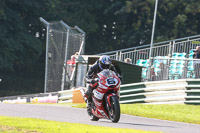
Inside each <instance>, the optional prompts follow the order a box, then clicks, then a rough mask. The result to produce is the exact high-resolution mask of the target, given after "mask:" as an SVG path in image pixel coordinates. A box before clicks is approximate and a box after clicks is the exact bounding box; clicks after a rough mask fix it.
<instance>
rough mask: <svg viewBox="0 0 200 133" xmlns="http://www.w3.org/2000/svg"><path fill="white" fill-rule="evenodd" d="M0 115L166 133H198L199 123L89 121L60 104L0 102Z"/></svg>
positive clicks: (131, 119) (126, 117) (126, 118)
mask: <svg viewBox="0 0 200 133" xmlns="http://www.w3.org/2000/svg"><path fill="white" fill-rule="evenodd" d="M0 116H15V117H26V118H39V119H44V120H53V121H61V122H71V123H82V124H88V125H96V126H105V127H114V128H129V129H140V130H146V131H162V132H166V133H200V125H198V124H188V123H183V122H172V121H166V120H158V119H150V118H145V117H137V116H130V115H124V114H122V115H121V118H120V121H119V122H118V123H112V122H111V121H109V120H105V119H100V120H99V121H97V122H94V121H90V119H89V117H88V115H87V112H86V110H85V109H79V108H72V107H67V106H63V105H62V106H60V105H53V106H52V105H35V104H4V103H0Z"/></svg>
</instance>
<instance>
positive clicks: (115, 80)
mask: <svg viewBox="0 0 200 133" xmlns="http://www.w3.org/2000/svg"><path fill="white" fill-rule="evenodd" d="M106 80H107V82H106V85H108V86H109V85H116V84H117V83H118V80H117V79H116V78H108V79H106Z"/></svg>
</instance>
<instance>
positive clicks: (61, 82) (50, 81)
mask: <svg viewBox="0 0 200 133" xmlns="http://www.w3.org/2000/svg"><path fill="white" fill-rule="evenodd" d="M40 20H41V22H42V23H43V24H44V25H45V26H46V29H47V33H46V67H45V88H44V92H45V93H46V92H55V91H60V90H66V89H70V88H71V85H72V84H73V71H75V60H74V59H72V57H73V55H75V54H76V55H80V54H84V42H85V32H83V31H82V30H81V29H80V28H79V27H77V26H75V27H70V26H68V25H67V24H65V23H64V22H63V21H54V22H47V21H46V20H44V19H43V18H40Z"/></svg>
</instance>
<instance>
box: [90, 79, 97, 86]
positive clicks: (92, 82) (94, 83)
mask: <svg viewBox="0 0 200 133" xmlns="http://www.w3.org/2000/svg"><path fill="white" fill-rule="evenodd" d="M97 85H98V79H97V78H95V79H92V80H91V86H92V87H96V86H97Z"/></svg>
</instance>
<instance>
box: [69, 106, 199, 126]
mask: <svg viewBox="0 0 200 133" xmlns="http://www.w3.org/2000/svg"><path fill="white" fill-rule="evenodd" d="M85 106H86V105H85V104H75V105H73V107H81V108H85ZM120 107H121V113H122V114H129V115H136V116H143V117H149V118H156V119H162V120H171V121H178V122H186V123H193V124H200V106H199V105H178V104H173V105H166V104H165V105H145V104H120Z"/></svg>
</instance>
